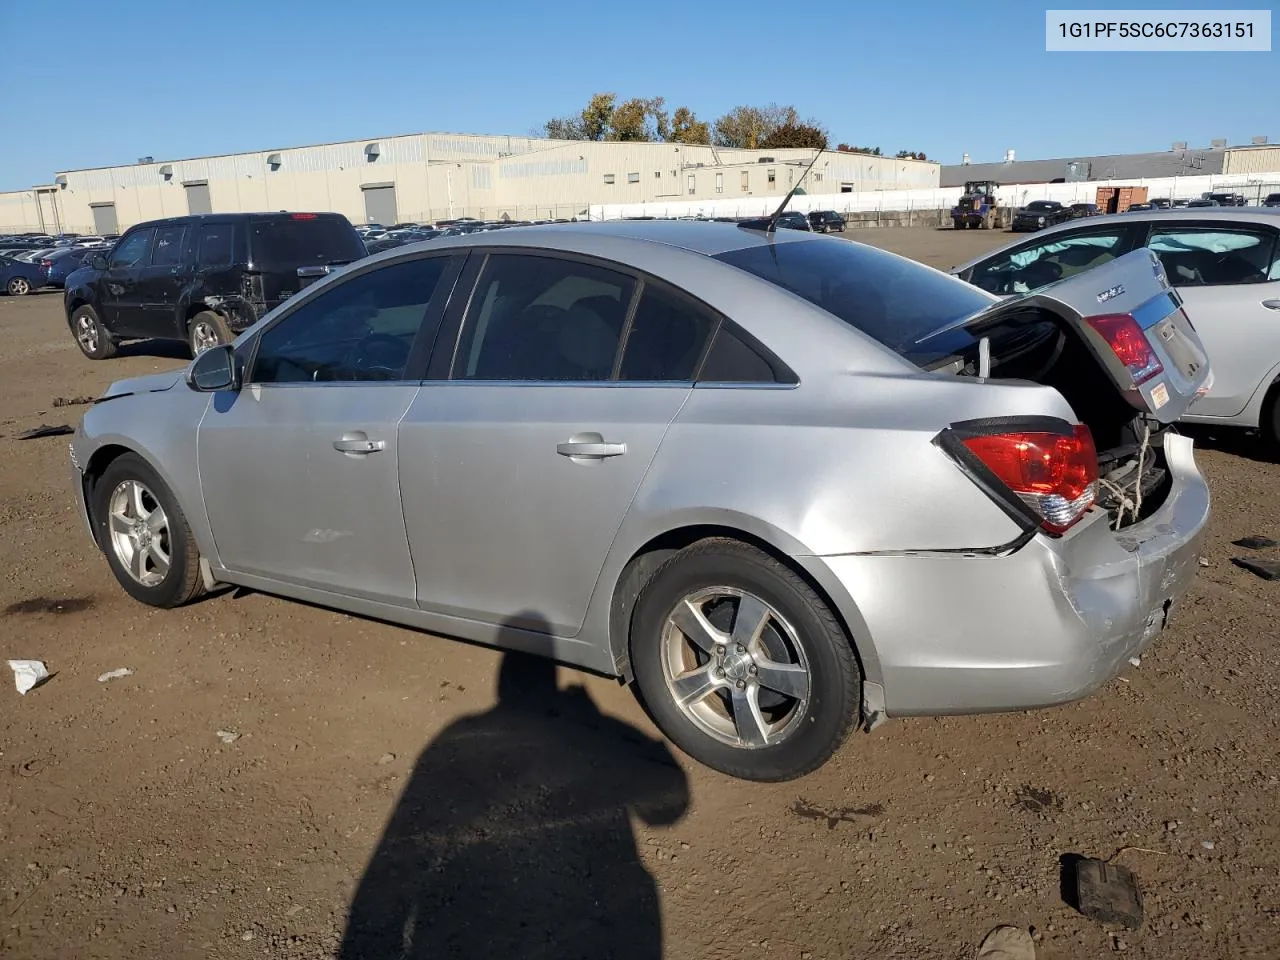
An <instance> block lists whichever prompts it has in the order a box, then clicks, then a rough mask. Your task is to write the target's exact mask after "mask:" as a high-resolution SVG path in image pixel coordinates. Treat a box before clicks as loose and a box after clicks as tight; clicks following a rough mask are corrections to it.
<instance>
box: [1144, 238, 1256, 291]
mask: <svg viewBox="0 0 1280 960" xmlns="http://www.w3.org/2000/svg"><path fill="white" fill-rule="evenodd" d="M1147 246H1148V247H1149V248H1150V249H1151V250H1153V251H1154V252H1155V254H1156V256H1158V257H1159V258H1160V262H1161V263H1162V264H1164V269H1165V273H1166V274H1168V276H1169V282H1170V283H1171V284H1173V285H1174V286H1175V287H1203V286H1226V285H1231V284H1238V283H1266V282H1267V281H1268V280H1274V279H1277V278H1280V274H1278V273H1277V266H1278V264H1280V261H1278V260H1277V256H1276V239H1275V234H1273V233H1272V232H1271V231H1269V230H1262V229H1248V228H1236V227H1231V226H1222V227H1177V226H1167V227H1160V226H1158V227H1155V228H1154V229H1152V231H1151V237H1150V239H1149V240H1148V241H1147Z"/></svg>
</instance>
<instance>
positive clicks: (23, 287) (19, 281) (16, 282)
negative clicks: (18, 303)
mask: <svg viewBox="0 0 1280 960" xmlns="http://www.w3.org/2000/svg"><path fill="white" fill-rule="evenodd" d="M5 289H6V290H7V291H8V292H9V296H11V297H25V296H26V295H27V294H28V293H30V292H31V281H30V280H28V279H27V278H26V277H12V278H10V280H9V285H8V286H7V287H5Z"/></svg>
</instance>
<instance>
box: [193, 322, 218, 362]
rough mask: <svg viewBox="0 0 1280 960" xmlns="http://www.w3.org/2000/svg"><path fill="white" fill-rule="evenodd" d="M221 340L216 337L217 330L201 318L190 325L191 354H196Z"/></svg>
mask: <svg viewBox="0 0 1280 960" xmlns="http://www.w3.org/2000/svg"><path fill="white" fill-rule="evenodd" d="M221 342H222V341H221V339H219V337H218V332H217V331H216V330H214V329H213V325H212V324H210V323H207V322H205V321H204V320H201V321H199V322H198V323H196V324H195V325H194V326H192V328H191V352H192V353H193V354H195V355H197V356H198V355H200V354H202V353H204V352H205V351H206V350H208V349H209V348H210V347H216V346H217V345H218V344H219V343H221Z"/></svg>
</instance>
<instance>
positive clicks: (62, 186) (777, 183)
mask: <svg viewBox="0 0 1280 960" xmlns="http://www.w3.org/2000/svg"><path fill="white" fill-rule="evenodd" d="M813 156H814V151H813V150H812V149H778V150H739V149H732V148H726V147H711V146H704V145H697V144H677V143H637V142H625V143H614V142H595V141H567V140H545V139H539V138H536V137H509V136H483V135H472V134H451V133H420V134H410V135H407V136H398V137H386V138H381V139H376V140H350V141H346V142H343V143H331V144H322V145H318V146H309V147H293V148H288V149H279V150H263V151H258V152H254V153H238V154H228V155H225V156H215V157H197V158H193V159H189V160H172V161H164V162H152V161H151V160H150V158H147V160H146V161H144V162H139V163H136V164H130V165H127V166H115V167H99V168H96V169H86V170H66V171H62V172H60V173H58V174H57V175H56V176H55V177H54V180H53V183H50V184H43V185H40V186H37V187H33V188H32V189H30V190H25V191H16V192H13V193H0V232H18V231H23V230H42V231H46V232H50V233H55V232H75V233H85V234H87V233H95V234H101V233H119V232H120V231H121V230H123V229H125V228H127V227H129V226H131V225H132V224H135V223H139V222H141V221H144V220H154V219H158V218H160V217H172V216H180V215H183V214H187V213H224V212H239V211H254V210H290V211H303V210H315V211H320V210H333V211H336V212H338V213H342V214H344V215H346V216H347V218H348V219H350V220H351V221H352V222H353V223H357V224H359V223H370V222H373V223H382V224H385V225H388V226H389V225H391V224H392V223H398V222H404V221H413V222H427V221H436V220H442V219H452V218H456V217H464V216H470V217H479V218H482V219H502V218H504V217H506V218H509V219H512V220H530V219H552V218H573V217H579V218H585V217H586V216H587V211H588V208H589V207H590V206H591V205H593V204H597V205H598V204H617V203H644V202H654V201H660V200H713V199H730V198H735V197H738V198H745V197H769V196H778V197H781V196H782V195H783V194H785V193H786V192H787V191H788V190H790V189H791V187H792V186H794V185H795V183H796V181H797V179H798V178H799V177H800V175H801V174H802V173H803V172H804V168H805V167H806V166H807V165H808V164H809V162H810V161H811V160H812V159H813ZM939 175H940V167H939V165H938V164H937V163H933V162H930V161H921V160H899V159H895V158H891V157H876V156H868V155H865V154H855V153H841V152H835V151H831V152H827V153H825V154H824V155H823V157H822V158H821V160H819V162H818V163H817V165H816V166H815V167H814V169H813V172H812V173H811V174H810V176H809V181H806V182H805V184H804V187H805V189H806V191H807V192H809V193H841V192H846V193H854V192H866V191H876V190H901V189H922V188H936V187H937V186H938V184H939Z"/></svg>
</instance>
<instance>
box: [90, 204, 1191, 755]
mask: <svg viewBox="0 0 1280 960" xmlns="http://www.w3.org/2000/svg"><path fill="white" fill-rule="evenodd" d="M1207 376H1208V364H1207V362H1206V358H1205V355H1204V352H1203V350H1202V348H1201V346H1200V343H1199V341H1198V339H1197V337H1196V335H1195V332H1194V330H1193V329H1192V327H1191V326H1190V324H1189V323H1188V320H1187V317H1186V314H1185V313H1184V312H1183V310H1182V308H1181V306H1180V305H1179V303H1178V301H1177V299H1176V298H1175V297H1174V296H1173V295H1172V293H1171V291H1170V290H1169V288H1168V287H1167V285H1166V283H1165V279H1164V273H1163V271H1162V270H1161V269H1160V267H1159V264H1158V262H1157V261H1156V260H1155V259H1154V257H1153V256H1152V255H1151V254H1150V253H1149V252H1147V251H1145V250H1137V251H1134V252H1131V253H1130V254H1128V255H1127V256H1124V257H1121V258H1119V259H1117V260H1115V261H1113V262H1112V263H1110V264H1108V265H1106V266H1104V267H1101V268H1099V269H1098V270H1096V271H1092V272H1091V273H1090V274H1089V275H1088V276H1087V277H1080V278H1077V279H1075V280H1068V281H1065V282H1063V283H1061V284H1057V285H1055V286H1053V287H1050V288H1048V289H1046V290H1043V291H1041V292H1039V293H1037V294H1033V295H1030V296H1027V297H1022V298H1017V299H1014V300H1001V299H999V298H997V297H994V296H991V295H989V294H987V293H984V292H982V291H980V290H978V289H976V288H975V287H972V286H970V285H968V284H965V283H962V282H960V281H958V280H955V279H953V278H951V277H948V276H946V275H945V274H943V273H940V272H938V271H935V270H932V269H929V268H927V267H923V266H921V265H919V264H917V263H914V262H912V261H909V260H905V259H903V258H900V257H896V256H894V255H892V254H888V253H884V252H882V251H879V250H876V249H873V248H870V247H866V246H863V245H861V244H857V243H851V242H848V241H845V240H840V239H834V238H829V237H823V236H818V235H815V234H812V233H805V232H800V231H791V230H778V231H771V230H769V229H767V228H766V229H759V228H754V229H748V228H743V227H740V226H736V225H732V224H719V223H678V222H662V221H641V222H613V223H592V224H575V225H565V226H550V227H534V226H531V227H526V228H522V229H521V230H504V231H497V232H493V233H484V234H478V235H475V236H471V237H459V238H454V239H438V240H435V241H432V242H431V243H429V244H416V245H412V246H408V247H402V248H398V249H395V250H392V251H388V252H387V253H384V254H381V255H378V256H375V257H371V258H369V259H367V260H364V261H361V262H359V263H357V264H354V265H352V266H351V267H349V268H348V269H346V270H343V271H342V272H341V273H339V274H336V275H334V276H331V277H329V278H326V279H325V280H323V281H321V282H319V283H317V284H315V285H313V286H312V287H309V288H308V289H307V290H306V291H305V292H303V293H300V294H299V295H297V296H296V297H294V298H292V299H290V300H289V301H288V302H287V303H285V304H283V305H281V306H280V307H279V308H277V309H276V310H275V311H273V312H272V313H271V314H269V315H267V316H266V317H264V318H263V319H262V320H261V321H260V322H259V323H258V324H256V325H255V326H254V327H252V328H250V329H249V330H248V331H246V332H245V333H244V334H243V335H242V336H241V337H240V338H239V339H238V340H237V341H236V342H235V343H234V344H233V345H228V346H225V347H219V348H216V349H213V350H210V351H208V352H207V353H205V354H202V355H201V356H200V357H199V358H198V359H197V360H195V361H194V362H193V363H192V364H191V366H190V367H189V368H188V369H187V370H186V371H185V373H184V372H183V371H175V372H172V373H166V374H159V375H154V376H149V377H142V378H138V379H134V380H127V381H123V382H120V383H117V384H115V385H114V386H112V387H111V388H110V389H109V390H108V391H107V393H106V394H105V395H104V397H103V398H102V399H100V400H99V401H98V402H97V403H96V404H95V405H94V406H93V407H92V408H91V409H90V410H89V411H88V412H87V414H86V415H85V417H84V420H83V423H82V424H80V426H79V428H78V430H77V432H76V435H75V437H74V439H73V441H72V444H71V475H72V489H73V490H74V493H75V496H76V498H77V501H78V502H79V506H80V509H81V510H82V512H83V515H84V519H85V522H86V524H87V526H88V529H89V531H90V533H91V535H92V536H93V538H94V541H95V543H96V544H97V546H98V547H99V548H100V549H101V550H102V551H103V552H104V553H105V555H106V558H107V561H108V563H109V564H110V566H111V569H112V571H113V573H114V574H115V576H116V578H117V579H118V581H119V582H120V584H121V585H122V587H123V588H124V589H125V590H127V591H128V592H129V593H130V594H131V595H132V596H134V597H135V598H137V599H138V600H140V601H142V602H144V603H149V604H153V605H157V606H175V605H178V604H181V603H185V602H187V601H190V600H192V599H194V598H196V597H197V596H199V595H200V594H201V593H202V592H205V591H208V590H212V589H214V588H216V587H217V586H218V585H219V584H238V585H242V586H245V587H249V588H253V589H259V590H263V591H266V592H270V593H274V594H279V595H282V596H287V597H294V598H297V599H300V600H304V601H309V602H312V603H317V604H322V605H326V606H329V607H333V608H337V609H342V610H347V611H351V612H353V613H356V614H361V615H364V616H369V617H376V618H379V619H382V620H387V621H393V622H396V623H400V624H404V625H407V626H411V627H416V628H420V629H423V630H429V631H433V632H438V633H441V634H446V635H450V636H455V637H459V638H464V639H468V640H472V641H479V642H484V643H491V644H496V645H499V646H502V647H505V648H510V649H517V650H522V651H532V652H536V653H540V654H544V655H546V656H548V657H554V658H555V659H557V660H559V661H562V662H564V663H568V664H573V665H576V666H579V667H583V668H586V669H589V670H593V671H598V672H600V673H603V674H607V675H611V676H617V677H619V678H622V679H623V680H626V681H634V684H635V686H636V688H637V691H638V694H639V696H640V697H641V699H642V701H643V703H644V705H645V706H646V708H647V709H648V711H649V712H650V714H651V716H652V717H653V718H654V720H655V721H656V722H657V724H658V725H659V726H660V727H661V729H662V730H663V731H664V732H665V733H666V734H667V735H668V736H669V737H670V738H671V739H672V740H673V741H675V742H676V743H677V744H678V745H679V746H680V747H681V748H683V749H684V750H685V751H687V752H688V753H689V754H690V755H692V756H693V757H695V758H696V759H698V760H700V761H702V762H703V763H706V764H708V765H710V766H712V767H714V768H716V769H718V770H721V771H724V772H727V773H729V774H732V775H734V776H738V777H744V778H751V779H758V780H780V779H786V778H791V777H796V776H800V775H802V774H804V773H806V772H808V771H810V770H813V769H814V768H816V767H817V766H819V765H820V764H822V763H823V762H824V761H825V760H826V759H827V758H828V757H830V756H831V754H832V752H833V751H834V750H836V748H837V747H838V746H839V745H840V743H841V742H842V740H843V739H844V738H845V736H846V734H847V733H848V732H849V731H850V730H851V729H852V728H853V726H854V725H855V724H857V723H859V722H861V723H864V724H866V725H868V726H871V725H874V724H875V723H877V722H878V721H879V720H881V719H883V718H885V717H893V716H910V715H921V714H925V715H928V714H956V713H969V712H978V711H998V710H1015V709H1023V708H1029V707H1037V706H1044V705H1048V704H1055V703H1061V702H1064V701H1069V700H1072V699H1074V698H1078V697H1081V696H1084V695H1086V694H1087V693H1089V692H1090V691H1092V690H1094V689H1095V688H1097V687H1098V686H1099V685H1100V684H1102V683H1103V682H1105V681H1106V680H1107V679H1108V678H1110V677H1111V676H1113V675H1114V674H1115V673H1116V672H1117V671H1119V670H1120V669H1121V667H1122V666H1123V665H1124V664H1125V663H1126V662H1127V661H1128V659H1129V658H1130V657H1131V656H1134V655H1136V654H1138V653H1139V652H1140V651H1141V650H1142V649H1143V648H1144V646H1145V645H1146V644H1147V643H1149V642H1150V641H1151V640H1152V638H1153V637H1154V636H1155V635H1156V634H1157V633H1158V632H1159V631H1160V629H1161V628H1162V627H1163V626H1164V624H1165V622H1166V620H1167V617H1168V614H1169V611H1170V608H1171V606H1172V605H1173V604H1174V603H1175V602H1176V601H1177V600H1178V599H1179V597H1181V596H1182V594H1183V593H1184V591H1185V590H1186V588H1187V585H1188V583H1189V582H1190V580H1191V579H1192V577H1193V575H1194V572H1195V570H1196V568H1197V557H1198V548H1199V542H1200V538H1201V535H1202V531H1203V529H1204V526H1205V523H1206V520H1207V517H1208V511H1209V495H1208V490H1207V488H1206V486H1205V482H1204V480H1203V478H1202V477H1201V475H1200V473H1199V471H1198V469H1197V467H1196V465H1195V462H1194V459H1193V457H1192V450H1191V443H1190V441H1189V440H1187V439H1186V438H1184V437H1179V436H1176V435H1172V434H1166V431H1165V429H1164V426H1165V424H1167V423H1168V422H1170V421H1171V420H1173V419H1176V418H1177V417H1178V416H1180V415H1181V414H1182V413H1183V412H1185V410H1186V407H1187V404H1188V403H1190V402H1191V400H1192V399H1193V397H1194V396H1195V394H1196V391H1197V390H1200V389H1202V388H1203V385H1204V383H1205V381H1206V378H1207Z"/></svg>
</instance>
